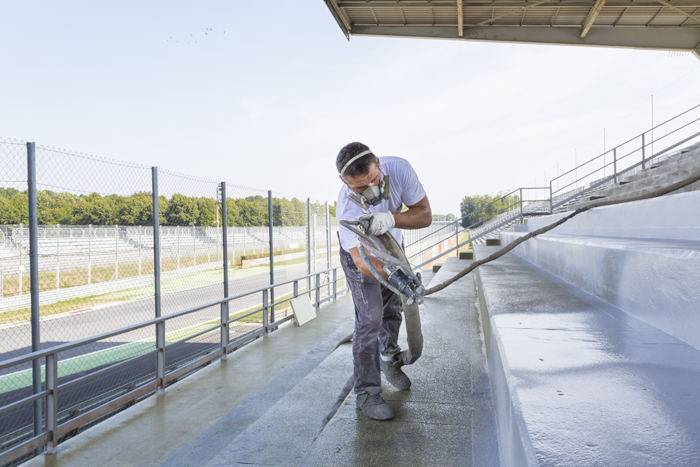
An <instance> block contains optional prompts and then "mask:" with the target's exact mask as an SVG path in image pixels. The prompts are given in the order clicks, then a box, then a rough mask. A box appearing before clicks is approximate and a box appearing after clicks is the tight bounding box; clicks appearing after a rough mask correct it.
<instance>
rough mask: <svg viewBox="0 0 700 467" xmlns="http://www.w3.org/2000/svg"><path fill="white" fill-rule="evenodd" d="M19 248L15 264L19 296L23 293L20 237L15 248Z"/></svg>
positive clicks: (20, 226)
mask: <svg viewBox="0 0 700 467" xmlns="http://www.w3.org/2000/svg"><path fill="white" fill-rule="evenodd" d="M22 230H23V229H22V224H20V225H19V232H22ZM17 249H18V250H19V252H18V255H17V259H18V261H19V264H18V266H17V275H18V276H19V277H18V278H17V285H18V287H19V290H18V293H17V295H19V296H20V297H21V296H22V295H23V294H24V265H23V264H22V240H21V237H20V241H19V246H18V248H17Z"/></svg>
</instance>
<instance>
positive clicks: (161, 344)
mask: <svg viewBox="0 0 700 467" xmlns="http://www.w3.org/2000/svg"><path fill="white" fill-rule="evenodd" d="M151 183H152V195H153V286H154V296H153V298H154V305H155V317H156V318H160V317H161V291H160V212H159V200H158V167H151ZM164 378H165V322H164V321H163V322H160V323H157V324H156V381H158V388H159V389H163V384H164V381H165V380H164Z"/></svg>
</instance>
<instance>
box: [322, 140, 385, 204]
mask: <svg viewBox="0 0 700 467" xmlns="http://www.w3.org/2000/svg"><path fill="white" fill-rule="evenodd" d="M335 166H336V168H337V169H338V173H339V175H340V180H342V182H343V183H345V185H347V187H348V188H349V190H350V198H351V199H353V200H354V201H355V202H356V203H358V204H360V205H361V206H363V207H367V205H369V206H375V205H377V204H379V203H380V202H381V201H382V200H383V199H387V198H388V195H389V177H385V176H384V175H383V174H382V171H381V169H380V167H379V158H378V157H377V156H375V155H374V153H372V151H370V150H369V148H368V147H367V146H366V145H364V144H362V143H350V144H347V145H345V147H343V149H341V150H340V152H339V153H338V157H337V158H336V159H335Z"/></svg>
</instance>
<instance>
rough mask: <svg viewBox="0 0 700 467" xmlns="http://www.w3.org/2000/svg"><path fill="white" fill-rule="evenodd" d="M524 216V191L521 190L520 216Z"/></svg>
mask: <svg viewBox="0 0 700 467" xmlns="http://www.w3.org/2000/svg"><path fill="white" fill-rule="evenodd" d="M522 215H523V189H522V187H521V188H520V216H521V217H522Z"/></svg>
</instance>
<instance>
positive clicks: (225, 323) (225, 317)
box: [217, 182, 230, 358]
mask: <svg viewBox="0 0 700 467" xmlns="http://www.w3.org/2000/svg"><path fill="white" fill-rule="evenodd" d="M220 186H221V190H220V191H221V225H222V228H221V238H222V241H221V242H222V245H221V246H222V254H223V266H224V298H228V297H229V290H228V206H227V205H226V182H221V185H220ZM217 232H218V229H217ZM217 237H218V233H217ZM229 335H230V331H229V302H224V303H222V304H221V358H226V346H227V345H228V341H229Z"/></svg>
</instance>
